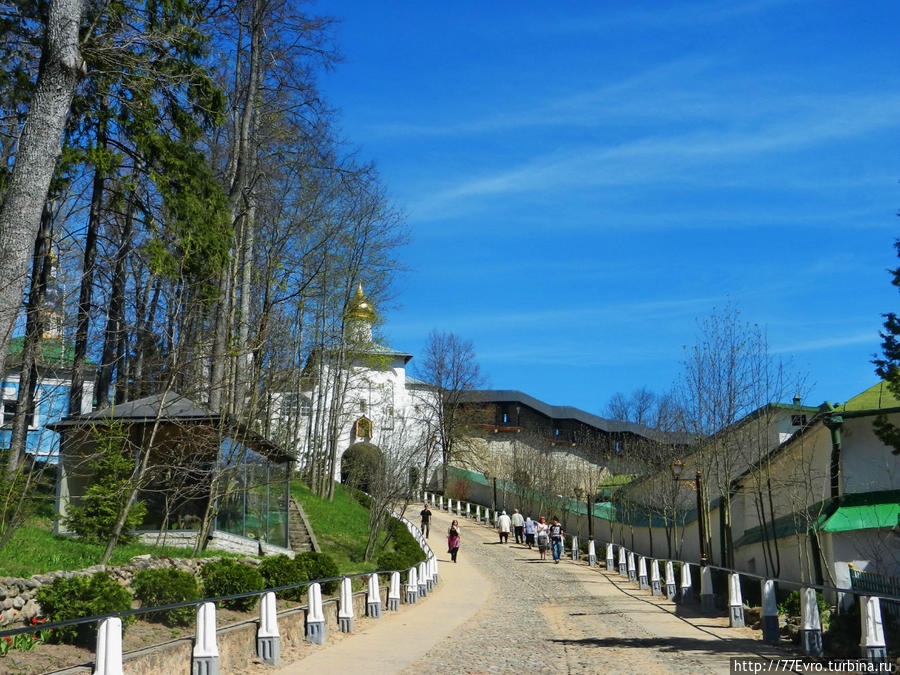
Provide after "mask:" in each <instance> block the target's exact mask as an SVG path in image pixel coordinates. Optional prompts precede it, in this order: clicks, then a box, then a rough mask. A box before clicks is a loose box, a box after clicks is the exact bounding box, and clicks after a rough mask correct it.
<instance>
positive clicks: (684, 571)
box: [680, 563, 694, 605]
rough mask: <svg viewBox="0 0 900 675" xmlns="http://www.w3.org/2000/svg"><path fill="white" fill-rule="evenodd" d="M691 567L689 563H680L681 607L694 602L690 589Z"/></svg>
mask: <svg viewBox="0 0 900 675" xmlns="http://www.w3.org/2000/svg"><path fill="white" fill-rule="evenodd" d="M691 585H692V582H691V566H690V564H689V563H681V596H680V601H681V604H683V605H689V604H691V603H692V602H694V592H693V589H692V588H691Z"/></svg>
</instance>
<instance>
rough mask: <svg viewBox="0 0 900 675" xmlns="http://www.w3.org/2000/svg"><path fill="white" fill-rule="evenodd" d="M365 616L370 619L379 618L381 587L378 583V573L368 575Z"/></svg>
mask: <svg viewBox="0 0 900 675" xmlns="http://www.w3.org/2000/svg"><path fill="white" fill-rule="evenodd" d="M366 616H368V617H369V618H370V619H380V618H381V588H380V587H379V585H378V575H377V574H375V573H374V572H373V573H372V574H370V575H369V589H368V592H367V593H366Z"/></svg>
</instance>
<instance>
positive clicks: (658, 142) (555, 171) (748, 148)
mask: <svg viewBox="0 0 900 675" xmlns="http://www.w3.org/2000/svg"><path fill="white" fill-rule="evenodd" d="M817 101H818V103H817V104H816V105H813V102H812V100H810V101H806V102H805V104H804V105H803V106H799V105H797V106H796V108H797V112H796V113H795V114H792V115H784V116H777V115H776V116H772V117H770V118H767V119H766V120H765V121H762V122H759V123H757V124H755V125H754V126H753V128H749V129H740V130H716V129H700V130H696V131H688V132H682V133H671V134H667V133H665V131H664V130H660V131H656V132H655V133H654V132H649V133H648V134H647V135H646V136H643V137H640V138H632V139H630V140H626V141H623V142H620V143H618V144H615V145H606V144H603V145H583V146H577V147H569V148H566V149H563V150H560V151H556V152H552V153H548V154H543V155H539V156H535V157H533V158H531V159H529V160H527V161H524V162H522V163H520V164H519V165H518V166H514V167H511V168H506V169H501V170H498V171H495V172H493V173H490V174H483V175H481V176H478V177H476V178H466V179H464V180H461V181H459V182H458V183H457V184H455V185H451V186H449V187H445V188H443V189H441V190H438V191H436V192H434V193H433V194H431V195H429V196H428V197H426V198H424V199H422V200H420V201H419V202H417V203H414V204H412V205H411V208H410V211H411V215H412V216H413V217H414V218H416V219H430V218H440V217H445V216H446V215H447V213H448V209H453V208H459V207H460V206H466V204H465V202H466V201H468V200H472V199H479V198H488V197H497V196H502V195H517V194H525V193H530V192H548V191H555V190H562V189H572V188H584V187H615V186H629V185H640V184H646V183H649V182H659V181H665V182H667V183H670V182H675V181H681V180H688V181H695V182H705V183H708V184H716V180H717V175H716V171H715V169H716V167H715V166H714V165H729V164H730V165H736V164H741V163H744V162H748V161H751V160H752V159H754V158H758V157H761V156H765V155H771V154H775V153H790V152H794V151H799V150H805V149H809V148H813V147H817V146H820V145H822V144H824V143H829V142H835V141H841V140H846V139H850V138H858V137H862V136H865V135H867V134H870V133H872V132H876V131H880V130H884V129H887V128H894V127H896V126H898V125H900V118H898V116H897V115H896V110H897V109H898V107H900V95H883V94H881V95H878V96H875V95H861V96H849V95H848V96H832V97H817ZM803 109H805V110H803ZM801 110H802V114H801ZM731 180H734V179H731Z"/></svg>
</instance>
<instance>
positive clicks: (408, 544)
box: [378, 520, 425, 570]
mask: <svg viewBox="0 0 900 675" xmlns="http://www.w3.org/2000/svg"><path fill="white" fill-rule="evenodd" d="M389 527H390V529H391V541H392V542H393V545H394V550H393V551H385V552H383V553H382V554H381V555H379V556H378V569H380V570H405V569H409V568H410V567H412V566H413V565H417V564H419V563H420V562H422V561H423V560H425V553H424V552H423V551H422V549H421V548H420V547H419V544H418V543H417V542H416V539H415V537H413V536H412V534H410V532H409V530H407V529H406V528H405V527H403V526H402V525H400V523H398V522H397V521H395V520H392V521H391V525H390V526H389Z"/></svg>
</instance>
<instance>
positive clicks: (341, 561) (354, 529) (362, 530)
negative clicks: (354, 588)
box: [291, 480, 377, 574]
mask: <svg viewBox="0 0 900 675" xmlns="http://www.w3.org/2000/svg"><path fill="white" fill-rule="evenodd" d="M291 495H292V496H293V497H294V499H296V500H297V501H298V502H300V503H301V504H302V505H303V510H304V511H306V515H307V517H308V518H309V522H310V525H312V528H313V530H314V531H315V533H316V540H317V541H318V542H319V546H320V547H321V549H322V551H324V552H325V553H327V554H328V555H330V556H331V557H332V558H334V561H335V562H336V563H337V565H338V568H339V569H340V570H341V572H343V573H344V574H353V573H355V572H371V571H374V570H376V569H377V565H376V563H375V561H374V560H372V561H370V562H366V561H365V560H363V556H364V555H365V551H366V539H367V538H368V536H369V511H368V509H366V508H365V507H364V506H363V505H362V504H360V503H359V502H358V501H356V500H355V499H354V498H353V497H352V496H351V495H350V492H349V491H348V490H347V489H345V488H344V486H343V485H341V484H340V483H338V484H336V485H335V486H334V501H331V502H329V501H328V500H327V499H320V498H319V497H317V496H316V495H315V494H313V493H312V492H311V491H310V489H309V488H308V487H306V485H304V484H303V483H301V482H300V481H296V480H295V481H291Z"/></svg>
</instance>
